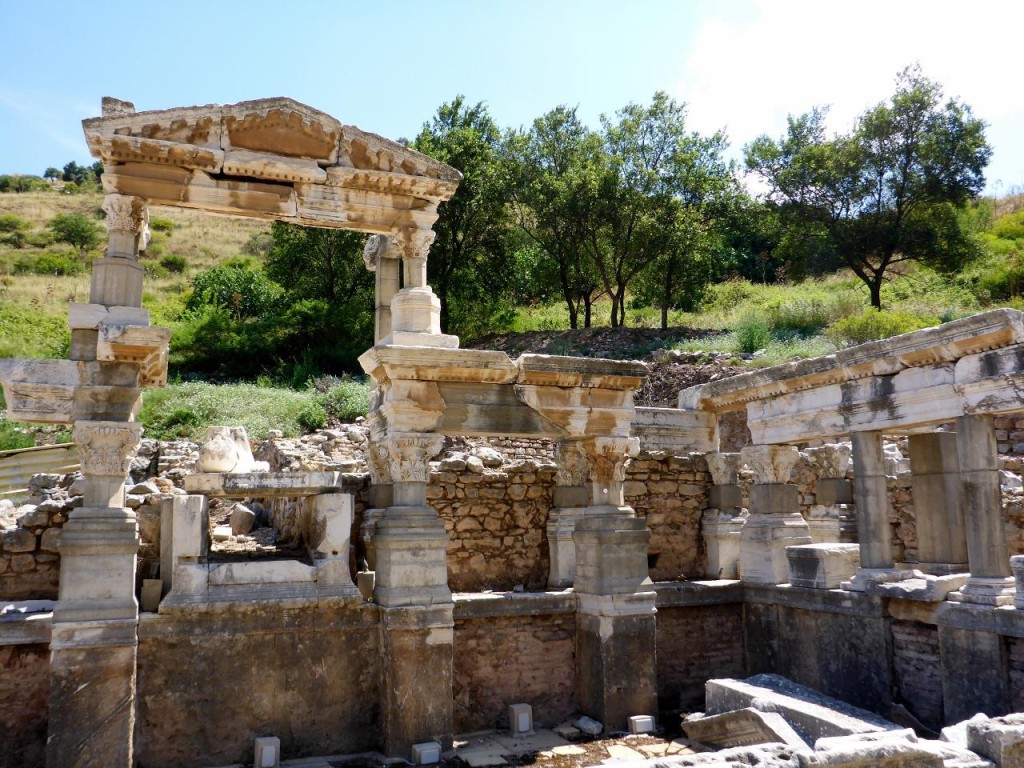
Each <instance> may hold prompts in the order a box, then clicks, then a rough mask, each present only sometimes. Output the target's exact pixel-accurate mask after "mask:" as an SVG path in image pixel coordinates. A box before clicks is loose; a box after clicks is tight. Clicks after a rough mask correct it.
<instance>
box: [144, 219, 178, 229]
mask: <svg viewBox="0 0 1024 768" xmlns="http://www.w3.org/2000/svg"><path fill="white" fill-rule="evenodd" d="M149 228H150V229H151V230H153V231H154V232H170V231H171V230H173V229H174V222H173V221H171V220H170V219H150V220H149Z"/></svg>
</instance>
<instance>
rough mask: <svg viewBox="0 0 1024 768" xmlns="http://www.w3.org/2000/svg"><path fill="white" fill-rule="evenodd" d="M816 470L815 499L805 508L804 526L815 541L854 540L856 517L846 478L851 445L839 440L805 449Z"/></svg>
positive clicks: (848, 542) (805, 453) (852, 542)
mask: <svg viewBox="0 0 1024 768" xmlns="http://www.w3.org/2000/svg"><path fill="white" fill-rule="evenodd" d="M804 455H806V456H807V459H808V460H809V462H810V464H811V467H812V468H813V469H814V471H815V473H816V474H817V480H816V481H815V484H814V501H815V503H814V504H812V505H811V508H810V509H809V510H808V511H807V527H808V531H809V533H810V535H811V540H812V541H813V542H814V543H815V544H832V543H836V542H838V543H842V544H856V543H857V519H856V515H855V513H854V506H853V487H852V485H851V484H850V481H849V480H847V479H846V470H847V468H848V467H849V466H850V446H848V445H843V444H841V443H839V444H834V445H822V446H819V447H818V448H808V449H807V450H806V451H804Z"/></svg>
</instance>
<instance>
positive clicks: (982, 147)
mask: <svg viewBox="0 0 1024 768" xmlns="http://www.w3.org/2000/svg"><path fill="white" fill-rule="evenodd" d="M825 116H826V111H825V110H824V109H815V110H813V111H812V112H810V113H808V114H805V115H802V116H800V117H797V118H794V117H790V119H789V128H788V132H787V135H786V136H784V137H782V138H781V139H779V140H778V141H773V140H772V139H770V138H769V137H767V136H762V137H760V138H758V139H756V140H755V141H754V142H753V143H752V144H750V145H749V146H748V147H747V148H746V163H747V167H748V169H750V170H751V171H754V172H756V173H758V174H759V175H760V176H761V177H762V178H763V179H764V180H765V181H766V182H767V183H768V185H769V193H768V199H769V200H770V201H771V202H772V203H774V204H775V205H777V206H778V207H779V210H780V214H781V216H782V218H783V221H784V222H785V224H786V225H787V229H788V231H789V232H793V231H795V230H803V232H804V237H805V238H810V239H817V240H820V241H823V242H825V243H826V244H827V248H826V250H828V249H831V250H832V251H833V252H834V253H835V254H836V255H837V256H838V257H839V258H841V259H842V260H843V262H845V263H846V264H847V265H848V266H849V267H850V269H851V270H852V271H853V272H854V274H856V275H857V277H858V278H860V279H861V280H862V281H863V282H864V284H865V285H866V286H867V287H868V290H869V293H870V296H871V305H872V306H873V307H875V308H877V309H880V308H881V306H882V302H881V288H882V284H883V283H884V281H885V278H886V276H887V274H888V272H889V271H890V270H891V269H892V267H893V266H894V265H895V264H898V263H899V262H902V261H907V260H915V261H919V262H923V263H926V264H930V265H932V266H934V267H936V268H938V269H941V270H946V271H952V270H955V269H957V268H958V267H959V266H961V265H963V264H964V263H965V262H966V261H967V260H969V259H971V258H972V257H973V256H975V255H976V254H977V253H978V246H977V242H976V240H975V238H974V237H973V235H972V233H971V232H970V231H969V228H967V227H965V226H963V221H964V219H963V217H962V216H959V215H958V213H957V211H958V209H960V208H962V206H963V205H964V204H965V203H967V201H969V200H971V199H974V198H975V197H977V195H978V194H979V193H980V192H981V190H982V188H983V187H984V183H985V179H984V175H983V171H984V168H985V166H986V165H987V164H988V160H989V158H990V156H991V149H990V148H989V146H988V144H987V143H986V141H985V135H984V128H985V125H984V123H983V122H982V121H981V120H979V119H977V118H975V117H974V116H973V114H972V113H971V109H970V107H968V106H967V105H965V104H963V103H961V102H959V101H957V100H955V99H950V100H948V101H945V102H944V101H943V94H942V87H941V85H939V84H938V83H936V82H934V81H932V80H928V79H927V78H925V77H924V75H923V74H922V73H921V70H920V68H919V67H916V66H914V67H908V68H907V69H905V70H903V72H901V73H900V74H899V76H898V77H897V81H896V92H895V93H894V94H893V96H892V97H891V99H890V100H889V101H888V102H883V103H880V104H878V105H877V106H875V107H872V108H871V109H869V110H867V111H866V112H865V113H864V114H863V115H862V116H861V117H860V119H859V120H858V123H857V125H856V127H855V128H854V130H853V131H852V132H851V133H850V134H848V135H839V136H836V137H834V138H831V139H829V138H827V137H826V135H825V124H824V121H825Z"/></svg>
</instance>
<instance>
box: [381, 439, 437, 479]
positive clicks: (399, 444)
mask: <svg viewBox="0 0 1024 768" xmlns="http://www.w3.org/2000/svg"><path fill="white" fill-rule="evenodd" d="M442 447H444V437H443V436H441V435H438V434H434V433H422V432H399V433H396V434H390V435H388V436H387V438H386V439H385V441H384V442H383V444H382V445H379V446H378V458H377V459H375V460H376V461H383V462H386V463H387V473H388V475H390V478H391V482H394V483H425V482H427V481H428V480H429V479H430V464H429V462H430V460H431V459H432V458H433V457H434V456H436V455H437V454H438V453H440V452H441V448H442ZM380 449H383V451H381V450H380Z"/></svg>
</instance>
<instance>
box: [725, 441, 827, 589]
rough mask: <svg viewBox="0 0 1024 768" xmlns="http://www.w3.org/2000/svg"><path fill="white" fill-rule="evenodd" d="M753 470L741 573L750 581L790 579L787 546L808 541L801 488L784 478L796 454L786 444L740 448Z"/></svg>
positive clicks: (794, 461) (782, 582)
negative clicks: (801, 506)
mask: <svg viewBox="0 0 1024 768" xmlns="http://www.w3.org/2000/svg"><path fill="white" fill-rule="evenodd" d="M740 457H741V459H742V461H743V463H744V464H746V465H748V466H749V467H750V468H751V469H752V470H753V471H754V485H752V486H751V487H750V507H749V514H748V516H747V522H746V523H744V525H743V530H742V531H741V532H740V578H741V579H742V580H743V581H745V582H750V583H752V584H784V583H786V582H788V581H789V560H788V559H787V558H786V547H789V546H797V545H800V544H810V543H811V537H810V535H809V534H808V532H807V522H806V521H805V520H804V519H803V517H802V516H801V515H800V493H799V491H798V489H797V487H796V486H795V485H792V484H790V482H789V479H790V475H791V474H792V471H793V466H794V465H795V464H796V462H797V459H798V458H799V453H798V452H797V450H796V448H794V447H792V446H789V445H756V446H749V447H747V448H744V449H743V450H742V451H741V452H740Z"/></svg>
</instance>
